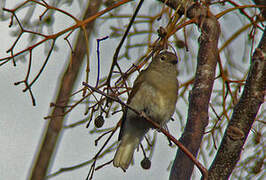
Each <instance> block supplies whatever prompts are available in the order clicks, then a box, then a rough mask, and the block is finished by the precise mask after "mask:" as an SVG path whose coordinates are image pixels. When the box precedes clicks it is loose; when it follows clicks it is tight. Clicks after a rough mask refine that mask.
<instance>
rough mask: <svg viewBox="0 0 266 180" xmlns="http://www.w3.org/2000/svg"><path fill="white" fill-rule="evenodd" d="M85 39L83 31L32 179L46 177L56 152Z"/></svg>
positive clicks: (93, 7)
mask: <svg viewBox="0 0 266 180" xmlns="http://www.w3.org/2000/svg"><path fill="white" fill-rule="evenodd" d="M100 5H101V1H90V2H89V5H88V8H87V9H86V12H85V17H84V19H85V18H88V17H91V16H92V15H94V14H96V13H97V11H98V9H99V7H100ZM93 27H94V21H92V22H90V23H88V24H87V25H86V30H87V34H88V37H90V34H91V32H92V30H93ZM84 39H85V38H84V34H83V32H80V33H79V35H78V39H77V44H76V46H75V48H74V55H73V56H72V57H71V58H72V59H71V60H70V61H69V65H68V68H67V69H66V71H65V73H64V75H63V78H62V81H61V85H60V87H59V91H58V96H57V100H56V104H58V105H60V106H55V108H54V109H53V112H52V116H51V119H50V120H49V122H48V124H47V128H46V129H45V132H44V134H45V135H44V139H43V142H42V144H41V146H40V152H39V153H38V154H37V156H36V158H37V159H36V162H35V164H34V167H33V170H32V173H31V177H30V179H32V180H40V179H45V176H46V173H47V170H48V167H49V165H50V164H51V158H52V155H53V154H54V152H55V149H56V144H57V141H58V137H59V135H60V132H61V129H62V127H63V122H64V116H62V114H64V112H65V108H63V107H66V106H67V105H68V101H69V97H70V95H71V92H72V90H73V87H74V83H75V82H76V80H77V77H78V74H79V72H80V70H81V65H82V62H83V59H84V57H85V55H86V52H87V51H86V46H85V45H84V44H85V43H86V42H85V41H84Z"/></svg>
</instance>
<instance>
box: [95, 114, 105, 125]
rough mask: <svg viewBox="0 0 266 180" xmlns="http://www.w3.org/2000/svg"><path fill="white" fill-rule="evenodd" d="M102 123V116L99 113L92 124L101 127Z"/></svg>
mask: <svg viewBox="0 0 266 180" xmlns="http://www.w3.org/2000/svg"><path fill="white" fill-rule="evenodd" d="M103 124H104V118H103V116H102V115H99V116H97V117H96V118H95V120H94V125H95V127H96V128H101V127H102V126H103Z"/></svg>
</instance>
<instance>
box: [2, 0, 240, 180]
mask: <svg viewBox="0 0 266 180" xmlns="http://www.w3.org/2000/svg"><path fill="white" fill-rule="evenodd" d="M1 2H3V1H1ZM17 2H18V1H16V0H8V1H7V2H6V6H5V7H6V8H13V7H14V5H15V4H17ZM127 7H128V8H132V7H131V6H127ZM61 8H62V9H64V10H69V11H70V12H72V13H74V14H75V15H80V13H77V12H81V10H80V6H79V5H78V3H77V2H76V3H74V4H73V5H72V6H71V7H67V6H63V7H61ZM146 10H147V9H146ZM142 11H145V9H142ZM36 17H37V18H38V15H36ZM56 18H58V19H59V21H56V22H57V23H55V24H56V25H55V27H54V32H57V31H58V30H60V29H64V27H68V26H69V25H72V24H73V23H74V22H73V21H69V19H65V18H64V15H56ZM221 21H223V20H221ZM8 24H9V20H7V21H0V29H1V35H0V38H1V42H0V57H1V58H2V57H5V56H6V55H7V54H6V53H5V51H6V50H7V49H8V48H9V47H10V46H11V45H12V43H13V42H14V40H15V39H14V37H11V36H10V32H9V31H10V29H9V28H8ZM101 27H103V26H101ZM232 28H234V29H235V27H232ZM97 31H98V33H95V34H94V38H93V39H91V44H92V45H93V46H92V47H91V57H90V58H91V60H92V63H91V67H92V68H91V73H90V82H91V84H95V76H94V75H95V74H96V68H95V67H96V63H95V62H96V61H95V59H96V48H95V46H96V39H97V38H102V37H104V36H106V35H109V34H110V33H111V31H110V30H109V29H97ZM228 36H229V35H228ZM63 37H64V36H62V37H61V38H59V39H58V40H57V43H56V44H57V46H58V47H59V50H58V51H55V52H53V53H52V56H51V57H50V60H49V63H48V65H47V67H46V69H45V71H44V72H43V73H42V75H41V77H40V78H39V80H38V81H37V83H36V84H35V85H34V86H33V93H34V95H35V98H36V102H37V106H36V107H33V106H32V104H31V99H30V96H29V93H28V92H26V93H23V92H22V89H24V85H23V84H21V85H18V86H14V82H17V81H20V80H23V79H24V78H25V75H26V70H27V62H25V63H22V62H18V63H17V66H16V67H13V65H12V63H8V64H6V65H4V66H2V67H0V84H1V88H0V142H1V148H0V159H1V161H0V179H7V180H9V179H10V180H11V179H16V180H24V179H27V176H28V173H29V169H30V167H31V164H32V161H33V156H34V154H35V153H36V148H37V146H38V143H39V141H40V137H41V132H42V130H43V128H45V124H46V121H45V120H44V119H43V117H45V116H47V115H49V112H50V108H49V104H50V102H53V101H54V98H55V96H56V92H55V89H56V87H57V86H58V84H59V80H60V78H58V77H61V76H60V75H61V73H62V70H63V69H64V65H65V63H66V62H67V61H68V60H67V57H68V55H69V47H68V46H67V44H66V42H65V41H64V40H63ZM72 37H74V35H72ZM25 39H26V38H25ZM238 43H239V45H240V47H241V44H242V43H243V42H241V41H240V42H238ZM116 45H117V40H115V39H108V40H106V41H104V42H102V43H101V46H100V48H101V72H102V77H103V76H104V75H106V73H107V72H108V70H109V68H110V64H111V61H112V55H113V52H114V50H115V48H116ZM18 47H23V42H22V44H20V45H19V46H18ZM242 50H243V49H242ZM33 53H34V54H33V61H34V62H33V68H32V69H33V71H32V75H34V74H36V73H37V71H38V70H39V68H40V66H41V63H42V62H43V61H44V56H43V54H44V51H43V49H42V48H37V49H35V50H34V51H33ZM189 53H191V52H189ZM181 56H183V54H181ZM132 57H133V58H137V57H138V54H137V53H136V54H134V55H132ZM133 62H134V61H128V62H127V63H125V64H126V65H130V64H131V63H133ZM182 63H183V62H181V65H180V66H182ZM125 68H126V67H125ZM32 77H33V76H32ZM80 78H81V79H82V80H83V79H84V78H83V76H82V75H81V77H80ZM133 79H134V77H132V80H133ZM179 80H181V81H182V79H180V78H179ZM80 82H81V81H80ZM216 85H217V87H218V86H219V85H218V84H216ZM78 87H81V84H77V88H78ZM177 108H180V109H184V110H183V113H184V114H186V111H187V107H186V106H185V105H184V102H182V100H180V101H179V102H178V105H177ZM84 109H85V108H78V109H76V110H74V111H73V112H72V113H71V114H70V115H69V116H68V118H67V121H66V124H70V123H73V122H76V121H78V120H81V119H83V118H84ZM120 116H121V114H117V115H115V116H113V117H112V118H109V119H106V124H105V125H104V126H105V127H110V126H111V125H114V123H115V122H117V121H114V120H115V119H116V120H118V118H120ZM174 117H175V119H177V116H176V115H175V116H174ZM184 117H186V116H184ZM178 125H179V122H178V120H176V121H175V122H170V123H169V127H170V132H171V133H172V134H174V135H175V136H176V138H179V136H180V135H181V132H180V128H179V129H178V128H177V129H176V127H177V126H178ZM91 129H92V127H90V128H89V129H86V128H85V125H81V126H79V127H76V128H73V129H68V130H65V131H64V132H63V133H62V134H61V141H60V143H59V148H58V150H57V152H56V158H55V160H54V163H53V166H52V169H51V172H55V171H57V170H58V169H60V168H62V167H69V166H73V165H76V164H79V163H81V162H84V161H87V160H89V159H91V158H93V156H94V155H95V154H96V152H97V151H98V150H99V149H100V147H101V144H103V142H104V141H100V143H99V145H98V146H97V147H95V146H94V140H95V139H96V138H97V137H98V136H96V135H93V136H92V135H91V134H89V130H91ZM116 137H117V134H116V135H115V138H116ZM157 137H158V141H157V143H156V146H155V152H154V154H153V157H152V166H151V169H150V170H143V169H142V168H141V167H140V165H139V163H140V161H141V160H142V158H143V155H142V152H141V151H139V152H136V153H135V156H134V157H135V165H134V166H131V167H130V168H129V169H128V171H127V173H123V172H122V170H121V169H117V168H114V167H113V166H112V164H111V165H108V166H106V167H104V168H102V169H100V170H99V171H96V172H95V175H94V179H95V180H104V179H107V178H108V179H114V180H120V179H128V180H133V179H134V180H135V179H139V180H142V179H155V180H161V179H168V176H169V171H167V167H168V166H169V163H170V162H171V160H173V158H174V155H175V153H176V148H170V147H169V146H168V141H167V139H166V138H165V137H164V136H163V135H162V134H160V133H158V135H157ZM113 155H114V153H110V154H108V155H107V156H106V157H105V158H104V159H101V160H99V161H97V165H100V164H103V163H104V162H107V161H109V160H111V159H112V158H113ZM209 161H210V160H209ZM89 169H90V165H88V166H85V167H83V168H80V169H77V170H74V171H71V172H66V173H63V174H61V175H59V176H56V177H54V178H51V179H52V180H73V179H85V177H86V176H87V173H88V172H89ZM196 171H197V170H196ZM194 179H198V178H194Z"/></svg>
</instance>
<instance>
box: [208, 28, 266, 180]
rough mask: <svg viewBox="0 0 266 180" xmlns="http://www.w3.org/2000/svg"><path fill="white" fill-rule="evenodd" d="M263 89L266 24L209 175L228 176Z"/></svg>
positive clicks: (260, 99) (265, 57)
mask: <svg viewBox="0 0 266 180" xmlns="http://www.w3.org/2000/svg"><path fill="white" fill-rule="evenodd" d="M265 93H266V28H265V29H264V33H263V36H262V39H261V41H260V44H259V46H258V47H257V49H256V50H255V52H254V54H253V57H252V60H251V66H250V70H249V74H248V77H247V80H246V85H245V88H244V91H243V93H242V95H241V97H240V100H239V102H238V104H237V105H236V106H235V108H234V112H233V116H232V118H231V120H230V122H229V124H228V126H227V128H226V131H225V134H224V137H223V139H222V142H221V145H220V147H219V150H218V152H217V155H216V157H215V159H214V161H213V163H212V165H211V167H210V169H209V179H213V180H216V179H228V178H229V176H230V175H231V173H232V171H233V169H234V167H235V165H236V163H237V162H238V160H239V159H240V155H241V152H242V150H243V146H244V144H245V141H246V139H247V137H248V134H249V132H250V130H251V127H252V124H253V123H254V121H255V118H256V115H257V113H258V111H259V109H260V106H261V104H262V103H263V102H264V97H265Z"/></svg>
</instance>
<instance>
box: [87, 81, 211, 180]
mask: <svg viewBox="0 0 266 180" xmlns="http://www.w3.org/2000/svg"><path fill="white" fill-rule="evenodd" d="M83 85H84V86H86V87H88V88H90V89H91V90H93V91H95V92H97V93H99V94H101V95H104V96H105V97H107V98H108V99H110V100H113V101H116V102H118V103H120V104H121V105H122V106H124V107H127V108H129V109H131V110H132V111H133V112H135V113H136V114H138V115H139V116H141V117H144V118H145V119H146V120H147V121H148V122H149V123H151V124H152V125H153V127H154V128H156V129H158V130H159V131H160V132H162V133H163V134H164V135H165V136H166V137H167V138H168V139H169V140H171V141H172V142H173V143H175V144H176V145H177V146H178V147H179V148H180V149H181V150H182V152H183V153H184V154H185V155H186V156H187V157H188V158H189V159H190V160H191V161H192V162H193V163H194V164H195V165H196V166H197V167H198V168H199V170H200V171H201V173H202V175H203V177H204V179H207V177H208V173H207V170H206V168H205V167H204V166H203V165H202V164H201V163H200V162H199V161H198V160H197V159H196V158H195V156H193V154H192V153H191V152H190V151H189V150H188V149H187V148H186V147H185V146H184V145H183V144H182V143H181V142H179V141H178V140H177V139H175V137H174V136H172V135H171V134H169V132H168V131H167V130H165V129H163V128H162V127H161V126H160V125H159V124H157V123H156V122H154V121H153V120H152V119H150V118H149V117H148V116H147V115H146V114H145V113H144V112H138V111H137V110H135V109H134V108H132V107H130V106H128V105H127V104H125V103H124V102H122V101H121V100H120V99H119V98H117V97H114V96H109V95H107V94H105V93H104V92H102V91H100V90H98V89H96V88H94V87H92V86H90V85H89V84H87V83H85V82H83ZM96 156H97V155H96Z"/></svg>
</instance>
